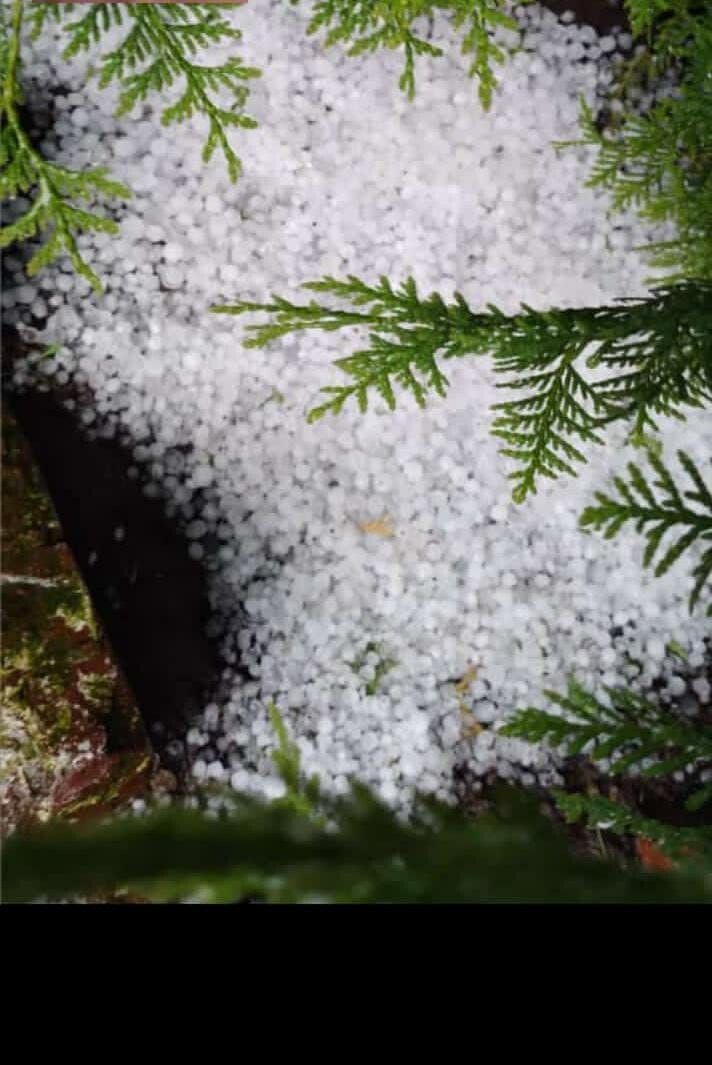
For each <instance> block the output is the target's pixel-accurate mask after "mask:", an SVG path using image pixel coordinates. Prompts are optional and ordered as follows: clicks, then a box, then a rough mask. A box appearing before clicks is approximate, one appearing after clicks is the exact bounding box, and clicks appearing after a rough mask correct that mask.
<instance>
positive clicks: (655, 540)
mask: <svg viewBox="0 0 712 1065" xmlns="http://www.w3.org/2000/svg"><path fill="white" fill-rule="evenodd" d="M677 458H678V461H679V463H680V465H681V466H682V468H683V470H684V471H685V473H686V474H687V476H688V478H689V480H690V482H691V487H690V488H688V489H686V490H685V489H680V488H679V487H678V485H677V484H676V483H675V480H674V478H673V476H672V474H671V473H670V471H669V470H668V468H667V467H666V466H665V464H664V463H663V461H662V459H661V458H660V456H659V455H658V454H656V453H655V451H653V450H649V451H648V461H649V462H650V465H651V466H652V468H653V471H654V473H655V474H657V477H656V479H654V480H653V481H652V483H651V481H650V480H649V479H647V478H646V476H645V474H644V473H643V472H642V470H641V469H640V467H639V466H637V465H636V464H635V463H633V462H631V463H629V464H628V480H627V481H626V480H625V479H624V478H623V477H614V479H613V483H614V485H615V487H616V488H617V489H618V493H619V498H618V499H616V498H614V497H612V496H610V495H607V494H606V493H604V492H596V493H595V498H596V500H597V502H596V503H595V504H592V505H591V506H588V507H587V508H586V509H585V510H584V512H583V514H582V515H581V525H582V526H583V527H584V528H592V529H596V530H598V531H602V532H603V533H604V535H605V537H606V539H609V540H610V539H611V538H612V537H614V536H615V535H616V533H617V532H618V531H619V530H620V529H621V528H622V526H623V525H625V524H626V523H627V522H634V523H635V528H636V531H637V532H640V533H643V535H644V536H645V540H646V547H645V553H644V555H643V565H644V566H650V565H652V564H653V562H655V569H654V573H655V576H656V577H659V576H661V575H662V574H663V573H666V572H667V570H669V569H670V567H671V566H672V565H673V563H674V562H676V561H677V560H678V559H679V558H680V556H681V555H682V554H684V552H686V551H687V550H688V549H689V548H690V547H692V546H693V544H696V543H697V542H698V541H700V542H702V543H703V544H705V543H707V544H709V546H708V547H706V548H705V549H704V550H703V552H702V555H701V557H700V559H699V561H698V562H697V563H696V565H695V567H694V569H693V571H692V575H693V577H694V584H693V587H692V591H691V593H690V610H691V611H692V609H693V608H694V606H695V604H696V603H697V601H698V599H699V597H700V595H701V593H702V590H703V589H704V587H705V585H706V584H707V582H708V581H709V580H710V576H711V575H712V543H710V541H712V492H710V489H709V488H708V486H707V485H706V483H705V480H704V478H703V476H702V474H701V473H700V471H699V469H698V468H697V466H696V464H695V463H694V462H693V460H692V459H691V458H690V456H689V455H688V454H687V453H686V452H684V451H678V452H677ZM669 534H671V536H670V537H669V539H668V546H667V548H666V550H664V551H663V552H662V554H661V548H662V544H663V541H664V540H665V538H666V537H668V536H669ZM708 613H711V614H712V607H711V608H710V609H709V610H708Z"/></svg>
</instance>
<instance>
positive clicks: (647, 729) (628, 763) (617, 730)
mask: <svg viewBox="0 0 712 1065" xmlns="http://www.w3.org/2000/svg"><path fill="white" fill-rule="evenodd" d="M604 690H605V692H606V696H607V700H608V701H607V702H603V701H602V700H600V699H598V698H596V697H595V696H594V695H592V694H591V693H590V692H588V691H586V689H585V688H583V687H581V685H580V684H578V682H577V681H576V680H574V679H572V680H571V681H570V682H569V687H568V691H567V693H566V695H561V694H559V693H558V692H554V691H546V692H545V693H544V694H545V695H546V697H547V698H548V699H550V700H551V702H552V703H554V705H555V706H557V707H559V709H560V710H561V711H563V713H557V714H553V713H549V712H547V711H544V710H539V709H536V708H534V707H529V708H527V709H524V710H519V711H518V712H517V713H516V714H515V716H514V718H513V719H512V720H511V721H510V722H509V723H508V724H507V725H505V726H504V728H503V729H502V730H501V735H505V736H515V737H517V738H519V739H524V740H528V741H529V742H531V743H539V742H542V741H545V742H547V743H550V744H551V745H552V746H555V747H560V746H564V747H565V748H566V752H567V754H568V755H571V756H573V755H578V754H582V753H587V754H588V755H589V756H590V757H591V758H592V759H593V761H600V760H601V759H603V758H606V759H610V760H611V766H610V772H611V773H614V774H616V773H625V772H627V771H629V770H630V769H631V768H632V767H634V766H635V767H638V768H639V769H640V772H641V774H642V775H643V776H644V777H655V776H670V775H671V774H673V773H675V772H677V771H678V770H682V769H685V768H686V767H687V766H688V765H689V764H690V763H692V764H693V765H695V766H697V767H698V768H700V769H701V768H709V767H712V728H710V727H709V725H706V724H704V723H703V722H702V721H698V720H693V719H689V718H686V717H683V716H682V715H681V714H678V713H675V711H674V710H673V709H667V708H665V707H663V706H662V705H656V704H655V703H652V702H650V701H649V700H647V699H645V698H643V696H641V695H637V694H636V693H634V692H632V691H630V690H628V689H625V688H605V689H604ZM710 797H712V794H711V792H710V788H709V787H708V786H706V785H705V786H702V787H701V788H700V789H698V790H696V791H695V793H694V794H693V795H692V796H691V797H690V799H689V801H688V807H689V808H690V809H698V808H699V807H700V806H701V805H702V803H703V802H707V801H709V799H710Z"/></svg>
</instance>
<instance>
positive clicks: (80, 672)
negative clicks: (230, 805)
mask: <svg viewBox="0 0 712 1065" xmlns="http://www.w3.org/2000/svg"><path fill="white" fill-rule="evenodd" d="M2 450H3V484H2V547H3V555H2V557H3V573H2V582H3V597H2V623H3V646H2V655H1V660H0V666H1V669H0V673H1V677H2V683H3V726H2V732H1V733H0V744H1V751H0V773H1V774H2V793H1V795H0V800H1V802H0V805H1V807H2V813H3V822H4V825H5V827H6V829H7V828H12V827H13V826H14V825H16V824H18V823H20V822H26V821H28V820H29V821H33V820H46V819H47V818H49V817H51V816H56V815H60V816H62V817H78V816H82V817H83V816H88V815H90V814H91V812H92V811H94V810H96V811H97V812H99V811H103V810H106V809H107V808H111V807H112V806H114V805H116V804H118V803H120V802H122V801H125V800H126V798H128V797H130V796H132V795H134V794H136V793H137V789H138V790H140V788H141V787H144V788H145V786H146V780H147V777H148V776H150V772H151V768H152V762H153V758H152V754H151V752H150V746H149V744H148V740H147V737H146V735H145V732H144V731H143V728H142V726H141V723H140V717H139V715H138V711H137V709H136V707H135V704H134V703H133V699H132V698H131V697H130V696H129V697H127V692H126V686H125V684H124V683H123V681H122V679H121V676H120V673H119V670H118V669H117V667H116V664H115V663H114V661H113V658H112V655H111V652H110V649H109V647H108V646H107V644H106V642H105V640H104V638H103V636H102V634H101V632H100V630H99V627H98V625H97V623H96V620H95V617H94V614H93V611H92V605H91V601H90V599H89V596H88V594H87V591H86V589H85V587H84V584H83V582H82V580H81V577H80V575H79V572H78V570H77V567H76V565H75V563H74V559H73V557H72V554H71V552H70V551H69V549H68V547H67V545H66V543H64V541H63V539H62V531H61V528H60V526H59V523H58V521H57V518H56V515H55V513H54V509H53V507H52V504H51V501H50V499H49V496H48V495H47V492H46V490H45V488H44V486H43V484H42V481H41V479H40V476H39V473H38V471H37V468H36V466H35V464H34V462H33V460H32V456H31V454H30V452H29V450H28V449H27V446H26V445H25V443H24V440H23V438H22V436H21V434H20V431H19V429H18V426H17V424H16V423H15V421H14V419H13V417H12V415H11V413H10V411H9V410H5V411H4V416H3V423H2ZM117 718H120V719H121V720H120V721H119V722H118V724H117V720H116V719H117ZM109 727H110V729H111V732H112V737H113V736H114V735H118V734H120V735H121V736H122V737H123V738H124V739H125V741H126V745H127V746H128V748H129V750H128V751H124V752H122V753H121V754H111V755H110V754H108V753H107V729H108V728H109Z"/></svg>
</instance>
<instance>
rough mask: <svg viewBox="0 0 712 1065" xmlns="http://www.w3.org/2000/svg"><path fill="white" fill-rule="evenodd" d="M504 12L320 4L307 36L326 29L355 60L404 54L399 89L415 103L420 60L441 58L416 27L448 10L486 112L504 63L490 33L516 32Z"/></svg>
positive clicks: (466, 6) (476, 0)
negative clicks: (497, 68) (499, 29)
mask: <svg viewBox="0 0 712 1065" xmlns="http://www.w3.org/2000/svg"><path fill="white" fill-rule="evenodd" d="M297 2H298V0H292V3H297ZM525 2H527V0H525ZM502 7H503V2H502V0H316V2H315V3H314V9H313V15H312V18H311V21H310V23H309V27H308V30H307V32H308V33H318V32H319V31H321V30H325V31H326V38H325V43H326V45H327V46H329V45H333V44H341V43H346V44H347V45H348V50H347V54H348V55H351V56H357V55H362V54H363V53H365V52H374V51H376V50H378V49H379V48H390V49H402V50H403V59H404V67H403V73H402V74H401V77H400V80H399V86H400V88H401V89H402V90H403V91H404V92H405V93H406V94H407V95H408V97H409V99H412V98H413V96H414V95H415V61H416V58H417V56H422V55H429V56H441V55H442V54H443V53H442V49H441V48H438V47H436V46H435V45H433V44H431V43H430V41H428V40H426V39H425V37H424V36H423V35H422V32H421V31H420V30H417V29H416V24H417V23H419V22H421V23H422V22H423V21H424V20H425V19H427V18H432V16H433V14H434V12H436V11H445V12H447V14H448V15H449V16H450V17H451V19H452V23H453V26H454V28H455V30H464V36H463V38H462V44H461V50H462V52H463V54H465V55H471V56H472V62H471V64H470V67H469V75H470V77H476V78H477V79H478V92H479V97H480V101H481V103H482V105H483V107H485V108H487V107H489V106H490V103H491V101H492V93H493V91H494V89H495V87H496V85H497V80H496V78H495V75H494V72H493V69H492V67H493V65H494V64H496V63H502V62H503V61H504V59H505V54H504V52H503V50H502V49H501V48H500V47H499V46H498V45H496V44H495V43H494V40H493V38H492V31H493V29H494V28H495V27H496V26H503V27H505V28H506V29H510V30H516V28H517V23H516V21H515V20H514V19H513V18H511V17H510V16H509V15H506V14H505V13H504V11H503V10H502Z"/></svg>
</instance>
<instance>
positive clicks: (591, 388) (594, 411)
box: [212, 277, 712, 502]
mask: <svg viewBox="0 0 712 1065" xmlns="http://www.w3.org/2000/svg"><path fill="white" fill-rule="evenodd" d="M305 288H307V289H309V290H311V291H312V292H318V293H320V294H325V295H328V296H331V297H333V300H332V302H330V303H318V302H316V301H314V300H312V301H311V302H309V303H307V304H296V303H292V302H290V301H289V300H285V299H282V298H281V297H274V298H273V299H272V301H271V302H268V303H254V302H247V301H241V302H237V303H234V304H222V305H217V306H214V307H213V308H212V310H213V311H216V312H218V313H223V314H232V315H242V314H248V313H250V314H251V313H254V312H262V313H266V314H268V315H269V316H270V319H271V320H269V321H268V322H266V323H263V324H256V325H250V326H248V328H247V336H248V339H247V341H246V346H248V347H262V346H264V345H265V344H268V343H270V342H271V341H273V340H275V339H278V338H280V337H283V336H286V335H288V334H290V333H294V332H298V331H301V330H305V329H320V330H324V331H327V332H332V331H335V330H338V329H342V328H349V327H362V328H363V329H364V330H365V331H366V332H367V334H368V344H367V346H365V347H364V348H362V349H360V350H359V351H357V352H356V353H355V354H353V355H350V356H347V357H345V358H341V359H338V360H336V361H335V363H334V365H335V366H336V367H338V369H340V370H341V371H342V372H344V373H345V374H347V376H348V377H350V378H351V381H350V382H349V383H348V384H345V385H335V386H329V387H327V388H324V389H322V391H323V392H324V393H326V395H327V396H328V398H327V400H326V401H325V402H324V403H323V404H321V405H319V406H317V407H315V408H314V409H313V410H312V411H311V412H310V414H309V420H310V421H316V420H317V419H319V418H321V417H323V416H324V415H325V414H327V413H332V414H338V413H339V412H340V411H341V410H342V408H343V407H344V405H345V403H346V402H347V401H349V400H352V399H355V400H356V401H357V403H358V405H359V408H360V409H361V410H365V409H366V407H367V405H368V401H369V397H370V396H371V395H374V394H375V395H380V396H381V397H382V398H383V399H384V400H385V401H386V403H387V405H388V407H389V408H391V409H393V407H395V404H396V391H395V390H396V387H398V386H399V387H400V388H402V389H403V390H404V391H406V392H409V393H410V394H411V395H412V396H413V398H414V399H415V401H416V403H418V405H419V406H423V405H424V403H425V400H426V396H427V394H428V392H436V393H437V394H439V395H443V394H444V392H445V389H446V387H447V378H446V377H445V375H444V373H443V372H442V370H441V368H440V362H441V361H444V360H447V359H451V358H455V357H459V356H463V355H485V354H490V355H491V357H492V359H493V364H494V368H495V370H496V372H497V373H498V374H501V375H502V378H503V380H502V381H501V382H500V387H502V388H508V389H514V390H516V391H519V392H521V393H523V395H520V396H519V397H517V398H515V399H512V400H507V401H504V402H502V403H499V404H496V405H495V410H497V411H499V412H500V413H499V415H498V417H497V419H496V421H495V423H494V427H493V429H494V432H495V434H496V435H498V436H499V437H501V438H502V439H503V440H504V442H505V444H506V448H504V449H503V453H504V454H505V455H508V456H509V457H511V458H514V459H515V461H516V462H517V464H518V468H517V469H516V470H515V471H514V472H513V473H512V474H511V478H512V480H513V481H514V485H515V486H514V491H513V495H514V498H515V500H516V501H518V502H521V501H522V500H523V499H524V498H525V497H526V496H527V495H528V494H529V493H530V492H534V491H535V490H536V486H537V482H538V480H539V478H540V477H542V476H545V477H555V476H557V475H558V474H560V473H569V474H572V473H574V472H575V466H574V464H575V463H578V462H583V461H585V456H584V454H583V453H582V451H581V450H580V447H579V446H577V445H578V444H579V443H601V442H602V439H603V438H602V436H601V430H602V429H603V427H604V426H605V425H606V424H608V423H609V422H612V421H616V420H627V421H629V422H631V423H632V431H633V433H634V434H636V435H637V436H640V434H641V433H642V431H643V429H644V428H645V427H648V426H652V427H655V425H656V422H655V417H656V416H658V415H669V414H678V415H682V413H683V410H684V408H685V407H699V406H701V405H702V404H703V403H704V402H706V401H707V400H708V399H709V398H710V396H711V395H712V299H711V296H712V286H711V285H708V284H704V283H701V282H700V283H696V284H695V283H692V282H690V283H680V284H678V285H673V286H669V287H667V288H665V289H660V290H658V291H657V292H656V293H654V294H653V295H652V296H650V297H649V298H647V299H640V300H621V301H619V303H618V304H617V305H614V306H608V307H593V308H585V307H584V308H577V309H557V310H551V311H536V310H533V309H532V308H530V307H526V306H525V307H523V308H522V310H521V311H520V312H519V313H518V314H514V315H509V316H508V315H505V314H503V313H502V312H501V311H500V310H498V309H497V308H496V307H493V306H490V307H489V308H488V310H487V311H486V312H484V313H475V312H473V311H472V310H470V308H469V307H468V305H467V303H466V301H465V300H464V299H463V297H462V296H460V295H459V294H457V295H456V296H455V299H454V301H453V302H452V303H446V302H445V301H444V300H443V299H442V297H441V296H439V295H438V294H437V293H433V294H431V295H430V296H427V297H420V296H419V294H418V291H417V288H416V285H415V282H414V281H413V279H412V278H409V279H408V280H407V281H406V282H404V284H402V285H401V286H400V287H394V286H393V285H392V284H391V282H390V281H389V280H388V279H387V278H381V280H380V282H379V283H378V284H377V285H369V284H367V283H366V282H364V281H362V280H360V279H359V278H356V277H348V278H347V279H346V280H345V281H338V280H336V279H334V278H325V279H323V280H322V281H317V282H311V283H309V284H307V285H306V286H305ZM335 301H338V302H335ZM601 368H603V369H605V370H607V371H609V372H608V374H607V375H606V376H602V375H601V374H600V370H601ZM591 371H595V372H593V373H592V372H591Z"/></svg>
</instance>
